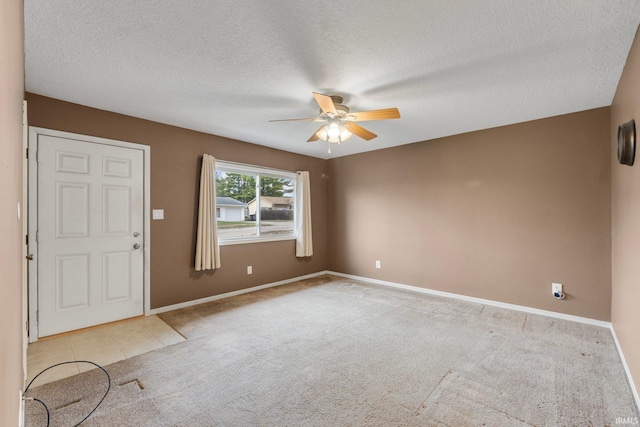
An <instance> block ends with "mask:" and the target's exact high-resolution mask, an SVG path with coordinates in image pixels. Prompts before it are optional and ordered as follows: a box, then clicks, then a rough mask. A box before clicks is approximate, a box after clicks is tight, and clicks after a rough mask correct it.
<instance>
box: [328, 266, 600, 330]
mask: <svg viewBox="0 0 640 427" xmlns="http://www.w3.org/2000/svg"><path fill="white" fill-rule="evenodd" d="M327 273H328V274H332V275H334V276H340V277H345V278H347V279H352V280H359V281H362V282H367V283H374V284H377V285H383V286H390V287H392V288H398V289H405V290H408V291H412V292H420V293H423V294H428V295H436V296H439V297H445V298H455V299H459V300H462V301H467V302H473V303H476V304H484V305H490V306H494V307H500V308H506V309H508V310H516V311H523V312H525V313H531V314H539V315H541V316H547V317H554V318H556V319H563V320H569V321H572V322H578V323H586V324H587V325H593V326H600V327H602V328H607V329H610V328H611V322H605V321H604V320H597V319H590V318H588V317H581V316H574V315H572V314H565V313H558V312H556V311H548V310H541V309H539V308H533V307H527V306H524V305H516V304H509V303H506V302H500V301H494V300H489V299H482V298H475V297H470V296H466V295H461V294H454V293H451V292H443V291H436V290H433V289H427V288H420V287H418V286H411V285H404V284H402V283H395V282H388V281H386V280H379V279H370V278H368V277H362V276H354V275H352V274H344V273H337V272H335V271H328V272H327Z"/></svg>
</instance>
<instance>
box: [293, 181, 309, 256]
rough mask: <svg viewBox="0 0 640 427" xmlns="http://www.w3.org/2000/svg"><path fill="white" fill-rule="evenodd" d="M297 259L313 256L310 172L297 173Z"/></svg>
mask: <svg viewBox="0 0 640 427" xmlns="http://www.w3.org/2000/svg"><path fill="white" fill-rule="evenodd" d="M296 218H297V220H298V223H297V226H296V231H297V234H298V237H297V238H296V257H307V256H311V255H313V240H312V238H311V185H310V184H309V172H307V171H302V172H300V171H299V172H297V173H296Z"/></svg>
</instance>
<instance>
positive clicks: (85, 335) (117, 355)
mask: <svg viewBox="0 0 640 427" xmlns="http://www.w3.org/2000/svg"><path fill="white" fill-rule="evenodd" d="M184 340H185V338H184V337H183V336H182V335H180V334H179V333H178V332H176V331H175V330H174V329H173V328H172V327H171V326H169V325H167V324H166V323H165V322H164V321H163V320H162V319H160V318H159V317H158V316H148V317H138V318H134V319H129V320H123V321H120V322H116V323H110V324H107V325H103V326H97V327H94V328H89V329H83V330H80V331H77V332H70V333H67V334H63V335H58V336H54V337H51V338H43V339H42V340H40V341H37V342H34V343H31V344H29V347H28V348H27V383H28V382H29V381H31V380H32V379H33V377H34V376H35V375H36V374H37V373H38V372H40V371H42V370H43V369H45V368H47V367H49V366H51V365H54V364H56V363H60V362H67V361H78V360H88V361H91V362H94V363H97V364H98V365H101V366H106V365H109V364H111V363H115V362H118V361H120V360H124V359H127V358H130V357H134V356H137V355H139V354H143V353H147V352H149V351H152V350H157V349H159V348H162V347H166V346H169V345H172V344H177V343H179V342H182V341H184ZM90 369H96V368H95V366H93V365H91V364H89V363H70V364H66V365H61V366H56V367H55V368H52V369H50V370H48V371H47V372H45V373H43V374H42V375H40V376H39V377H38V379H37V380H36V381H35V382H34V383H33V384H32V385H31V387H37V386H39V385H42V384H46V383H49V382H52V381H56V380H59V379H62V378H66V377H70V376H72V375H76V374H79V373H80V372H85V371H88V370H90Z"/></svg>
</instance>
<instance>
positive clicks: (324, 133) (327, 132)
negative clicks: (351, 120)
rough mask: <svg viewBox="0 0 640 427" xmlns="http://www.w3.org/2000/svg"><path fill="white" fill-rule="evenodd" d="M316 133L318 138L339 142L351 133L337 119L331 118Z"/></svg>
mask: <svg viewBox="0 0 640 427" xmlns="http://www.w3.org/2000/svg"><path fill="white" fill-rule="evenodd" d="M316 135H317V136H318V138H319V139H321V140H323V141H327V142H332V143H338V144H339V143H341V142H342V141H346V140H347V139H348V138H350V137H351V135H353V134H352V133H351V132H350V131H349V130H348V129H347V128H346V127H345V126H344V125H343V124H342V122H341V121H340V120H339V119H331V120H329V123H327V124H326V125H324V126H322V127H321V128H320V130H318V132H316Z"/></svg>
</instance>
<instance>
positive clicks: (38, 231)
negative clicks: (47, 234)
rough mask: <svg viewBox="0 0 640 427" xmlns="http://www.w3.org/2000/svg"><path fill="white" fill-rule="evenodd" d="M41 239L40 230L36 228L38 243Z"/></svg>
mask: <svg viewBox="0 0 640 427" xmlns="http://www.w3.org/2000/svg"><path fill="white" fill-rule="evenodd" d="M39 241H40V230H36V243H38V242H39Z"/></svg>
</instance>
